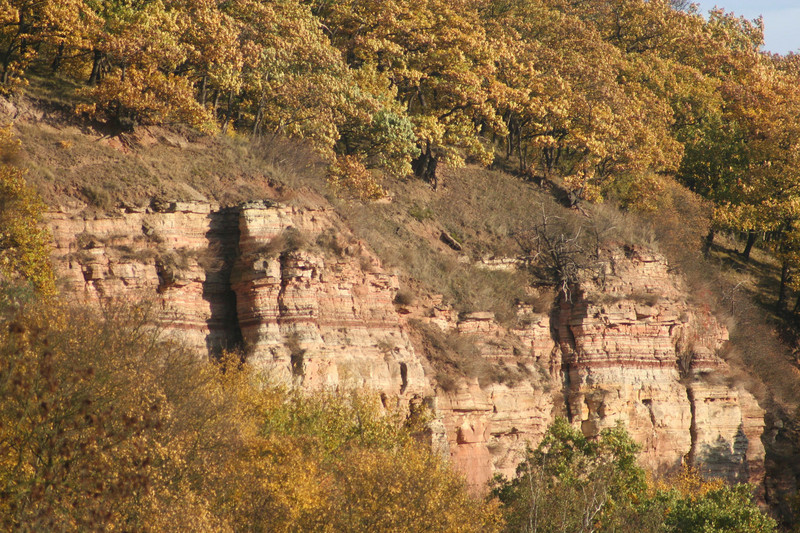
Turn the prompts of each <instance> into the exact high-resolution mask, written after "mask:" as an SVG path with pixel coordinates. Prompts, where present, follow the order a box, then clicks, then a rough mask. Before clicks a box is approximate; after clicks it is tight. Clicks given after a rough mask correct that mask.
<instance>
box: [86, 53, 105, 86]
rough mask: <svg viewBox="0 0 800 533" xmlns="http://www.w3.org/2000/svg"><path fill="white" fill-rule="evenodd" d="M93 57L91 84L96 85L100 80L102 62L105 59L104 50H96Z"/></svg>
mask: <svg viewBox="0 0 800 533" xmlns="http://www.w3.org/2000/svg"><path fill="white" fill-rule="evenodd" d="M93 53H94V57H93V58H92V73H91V74H90V75H89V85H96V84H97V82H98V81H100V63H101V62H102V60H103V52H101V51H100V50H97V49H95V50H94V52H93Z"/></svg>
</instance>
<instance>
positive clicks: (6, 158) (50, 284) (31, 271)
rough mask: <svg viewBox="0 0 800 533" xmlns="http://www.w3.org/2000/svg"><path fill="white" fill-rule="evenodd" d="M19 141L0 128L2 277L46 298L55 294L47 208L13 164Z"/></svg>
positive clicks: (0, 271) (0, 243) (7, 130)
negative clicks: (26, 285) (45, 218)
mask: <svg viewBox="0 0 800 533" xmlns="http://www.w3.org/2000/svg"><path fill="white" fill-rule="evenodd" d="M18 150H19V141H18V140H17V139H16V138H15V137H14V135H13V133H12V131H11V125H10V124H7V125H5V126H3V127H0V275H3V276H6V277H8V278H11V279H15V278H21V279H23V280H25V281H27V282H29V283H31V284H32V285H33V286H34V287H35V288H36V289H37V290H39V291H40V292H41V293H43V294H46V295H52V294H53V293H55V276H54V275H53V270H52V266H51V265H50V246H49V244H50V234H49V233H48V231H47V230H46V229H45V228H43V227H42V225H41V224H42V215H43V213H44V209H45V205H44V203H43V202H42V200H41V198H39V196H38V195H37V194H36V191H34V190H33V189H32V188H31V187H30V186H28V184H27V183H26V182H25V171H24V170H23V169H21V168H18V167H17V166H15V165H14V164H13V163H14V161H15V159H16V157H17V152H18Z"/></svg>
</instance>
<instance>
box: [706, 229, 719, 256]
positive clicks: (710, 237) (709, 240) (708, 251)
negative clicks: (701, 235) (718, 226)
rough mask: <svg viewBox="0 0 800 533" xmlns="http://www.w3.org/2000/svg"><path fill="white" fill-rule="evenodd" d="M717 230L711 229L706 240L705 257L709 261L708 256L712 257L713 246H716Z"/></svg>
mask: <svg viewBox="0 0 800 533" xmlns="http://www.w3.org/2000/svg"><path fill="white" fill-rule="evenodd" d="M716 233H717V230H715V229H714V228H709V230H708V235H706V240H705V241H704V242H703V257H705V258H706V259H708V256H709V255H711V246H712V245H713V244H714V235H716Z"/></svg>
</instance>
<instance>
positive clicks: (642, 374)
mask: <svg viewBox="0 0 800 533" xmlns="http://www.w3.org/2000/svg"><path fill="white" fill-rule="evenodd" d="M306 204H307V205H308V206H307V207H298V206H289V205H285V204H280V203H276V202H273V201H262V202H250V203H244V204H241V205H239V206H236V207H231V208H227V209H219V208H218V207H217V206H214V205H209V204H206V203H180V202H172V203H155V204H154V205H151V206H150V207H146V208H142V209H131V208H128V209H120V210H118V212H116V213H114V214H113V216H93V217H86V216H85V215H84V214H82V213H79V212H75V213H66V212H53V213H51V214H50V216H49V220H50V226H51V228H52V231H53V236H54V241H55V250H56V252H55V260H56V264H57V267H58V270H59V271H60V273H61V274H62V276H63V278H64V279H65V280H67V283H66V286H65V287H64V288H65V290H66V291H68V292H70V293H72V294H74V295H75V297H76V298H79V299H82V300H84V301H87V302H97V301H103V300H109V299H113V298H141V297H145V298H148V299H150V300H151V301H153V302H155V303H156V304H157V305H158V306H159V308H160V309H161V312H162V317H163V321H164V325H165V327H166V329H167V330H168V331H171V332H174V334H176V335H180V336H182V337H184V338H185V339H187V340H188V341H189V342H190V343H192V344H193V345H195V346H197V347H198V348H199V349H201V352H202V353H211V354H214V353H216V352H217V351H218V350H219V349H221V348H223V347H234V346H237V345H239V344H240V343H241V345H242V347H243V349H244V353H245V354H246V356H247V357H248V359H249V360H250V361H251V362H253V363H254V364H256V365H258V366H259V367H260V368H262V369H264V371H265V372H266V373H267V375H268V376H270V377H271V379H273V380H275V381H276V382H279V383H287V384H288V383H295V384H301V385H302V386H304V387H310V388H316V387H325V386H334V387H336V386H367V387H372V388H375V389H378V390H380V391H381V392H382V393H383V395H384V398H385V400H384V401H385V402H393V403H394V402H399V404H400V405H403V406H413V405H416V404H418V403H419V402H423V401H424V402H425V403H427V404H428V405H429V406H430V407H431V408H432V412H433V415H434V420H433V421H432V423H431V438H432V442H433V444H434V445H436V446H439V447H440V449H441V450H442V452H443V453H448V454H449V455H450V456H451V458H452V460H453V463H454V464H455V465H456V466H457V467H458V468H459V469H461V470H462V471H464V472H465V473H466V474H467V476H468V479H469V481H470V482H471V484H472V485H473V486H475V487H476V488H478V487H480V486H482V485H483V484H484V483H485V482H486V481H487V480H488V479H489V478H490V477H491V476H492V475H493V474H494V473H495V472H500V473H503V474H506V475H510V474H511V473H513V471H514V468H515V467H516V464H517V462H518V461H519V458H520V453H521V452H522V451H523V450H524V447H525V446H526V445H527V444H528V443H535V442H537V440H538V439H539V438H540V437H541V435H542V434H543V432H544V430H545V428H546V427H547V425H548V424H549V423H550V422H551V421H552V420H553V417H554V416H556V415H558V414H565V415H566V416H568V418H569V419H570V420H571V421H572V422H573V423H574V424H576V425H578V426H579V427H580V428H581V429H582V430H583V431H584V433H586V434H587V435H594V434H597V432H598V431H600V430H602V429H603V428H606V427H611V426H613V425H614V424H616V423H618V422H622V423H623V424H625V425H626V427H627V428H628V429H629V431H630V432H631V433H632V435H633V436H634V437H635V438H636V439H637V440H638V441H639V442H641V443H642V444H643V445H644V451H643V453H642V455H641V461H642V463H643V464H645V465H646V466H647V467H648V468H650V469H652V470H654V471H667V470H671V469H674V468H675V467H677V466H678V465H680V464H682V463H685V462H688V463H690V464H695V465H700V466H702V467H704V468H705V469H706V470H707V471H709V472H710V473H713V474H715V475H721V476H724V477H726V478H729V479H731V480H748V479H749V480H751V481H754V482H756V483H761V482H762V481H763V462H764V449H763V446H762V445H761V442H760V437H761V433H762V431H763V427H764V416H763V411H762V410H761V409H760V408H759V407H758V404H757V402H756V401H755V399H754V398H753V396H752V395H751V394H750V393H748V392H747V391H746V390H744V389H743V388H741V387H737V386H734V385H730V384H729V383H728V381H726V379H725V377H726V375H727V374H728V368H727V364H726V363H725V362H724V361H723V360H722V359H720V358H719V357H717V356H716V355H715V353H716V351H717V349H718V348H719V347H720V346H721V345H722V343H724V341H725V340H726V338H727V332H726V330H725V328H724V327H723V326H721V325H720V324H718V323H717V321H716V320H715V319H714V318H713V316H712V315H711V314H710V313H709V312H708V311H707V310H703V309H701V308H698V307H697V306H694V305H692V304H690V303H689V295H688V294H687V289H686V287H685V285H684V284H683V282H682V281H681V279H680V278H679V277H678V276H677V275H675V274H673V273H671V272H670V271H669V268H668V264H667V262H666V260H665V259H664V258H663V257H661V256H659V255H657V254H655V253H653V252H651V251H649V250H647V249H644V248H640V247H630V246H628V247H625V246H621V245H608V246H606V247H604V248H601V250H600V255H599V257H598V264H599V265H601V266H602V269H601V270H600V271H599V272H597V273H595V274H592V275H588V274H587V275H585V276H584V277H583V279H582V280H581V281H580V282H579V283H576V284H574V285H572V286H571V287H570V291H569V293H568V294H564V293H560V294H558V295H553V296H552V301H550V302H549V303H548V304H546V305H545V306H544V307H543V309H542V308H539V309H535V308H534V306H532V305H529V304H523V303H521V304H519V305H518V306H517V320H515V321H513V322H511V323H502V324H501V323H499V322H498V321H497V320H495V318H494V316H493V314H492V313H487V312H474V313H467V314H463V313H462V314H459V313H457V312H455V311H454V310H453V309H452V307H450V306H448V305H446V304H443V303H442V302H441V299H436V298H427V299H420V301H418V302H416V303H414V304H408V303H404V302H402V301H400V300H402V299H400V298H397V294H398V289H399V285H400V284H399V281H398V276H397V274H395V273H392V272H387V271H386V270H385V269H384V268H383V266H382V264H381V262H380V261H379V260H378V258H377V257H376V256H375V255H374V254H373V253H372V252H371V251H370V250H369V249H368V247H367V246H366V244H365V243H363V242H359V241H358V240H357V239H356V238H355V237H354V236H353V235H352V233H351V232H350V231H349V230H348V228H347V226H346V224H345V223H344V222H343V221H342V220H341V219H340V218H339V216H338V215H337V214H336V212H335V211H334V210H333V209H332V208H331V207H330V206H328V205H327V204H326V202H325V201H324V200H323V199H322V198H314V199H313V202H306ZM312 204H313V205H312ZM501 262H502V261H501ZM545 294H547V293H545ZM550 294H552V293H550ZM542 310H543V312H537V311H542ZM448 343H450V345H451V346H452V347H453V350H455V351H456V352H457V351H458V350H459V349H460V350H461V352H462V353H461V357H462V358H464V361H466V360H467V359H469V363H470V364H471V365H472V367H473V369H477V370H476V371H464V370H463V367H462V368H461V369H460V370H459V369H458V368H451V369H450V372H449V373H448V371H447V368H448V367H447V365H442V361H441V360H437V357H438V356H439V355H440V353H441V352H442V350H445V351H446V350H447V349H448ZM408 408H411V407H408Z"/></svg>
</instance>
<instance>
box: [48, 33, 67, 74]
mask: <svg viewBox="0 0 800 533" xmlns="http://www.w3.org/2000/svg"><path fill="white" fill-rule="evenodd" d="M63 59H64V41H61V43H60V44H59V45H58V52H56V57H55V58H54V59H53V63H52V64H51V65H50V70H51V71H52V72H53V74H55V73H56V72H57V71H58V69H59V67H60V66H61V61H62V60H63Z"/></svg>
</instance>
